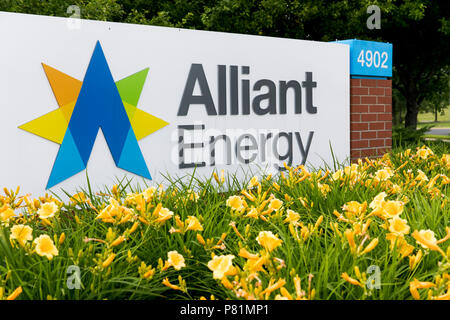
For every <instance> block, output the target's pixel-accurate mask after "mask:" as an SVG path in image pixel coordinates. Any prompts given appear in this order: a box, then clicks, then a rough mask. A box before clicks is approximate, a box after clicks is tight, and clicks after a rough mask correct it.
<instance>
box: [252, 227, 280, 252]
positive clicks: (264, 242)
mask: <svg viewBox="0 0 450 320" xmlns="http://www.w3.org/2000/svg"><path fill="white" fill-rule="evenodd" d="M256 241H257V242H258V243H259V244H260V245H261V246H263V247H264V248H265V249H266V250H267V251H269V252H271V251H273V250H274V249H275V248H277V247H278V246H280V245H281V244H282V243H283V240H281V239H278V237H277V236H276V235H274V234H273V233H272V231H261V232H259V234H258V237H256Z"/></svg>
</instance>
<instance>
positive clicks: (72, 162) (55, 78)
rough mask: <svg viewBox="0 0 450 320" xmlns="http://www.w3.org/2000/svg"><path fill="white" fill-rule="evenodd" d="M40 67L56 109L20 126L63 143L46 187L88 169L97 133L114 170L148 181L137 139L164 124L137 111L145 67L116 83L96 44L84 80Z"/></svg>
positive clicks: (165, 123) (146, 70)
mask: <svg viewBox="0 0 450 320" xmlns="http://www.w3.org/2000/svg"><path fill="white" fill-rule="evenodd" d="M42 65H43V67H44V71H45V73H46V75H47V78H48V81H49V83H50V86H51V87H52V90H53V93H54V95H55V98H56V101H57V103H58V105H59V108H58V109H56V110H54V111H52V112H50V113H47V114H45V115H43V116H41V117H39V118H37V119H35V120H32V121H30V122H28V123H25V124H24V125H22V126H20V127H19V128H21V129H23V130H25V131H28V132H31V133H33V134H36V135H38V136H40V137H43V138H45V139H48V140H50V141H53V142H56V143H58V144H60V145H61V146H60V148H59V151H58V154H57V156H56V160H55V162H54V164H53V169H52V171H51V173H50V177H49V179H48V183H47V189H49V188H51V187H53V186H54V185H56V184H58V183H60V182H62V181H64V180H66V179H68V178H70V177H72V176H73V175H75V174H77V173H79V172H81V171H83V170H84V169H86V167H87V164H88V160H89V157H90V155H91V152H92V148H93V146H94V142H95V139H96V137H97V134H98V131H99V129H102V132H103V135H104V136H105V140H106V142H107V144H108V148H109V150H110V152H111V154H112V157H113V159H114V162H115V163H116V166H117V167H119V168H121V169H124V170H127V171H129V172H132V173H134V174H136V175H139V176H142V177H145V178H148V179H151V175H150V172H149V170H148V168H147V165H146V163H145V160H144V157H143V155H142V152H141V149H140V148H139V145H138V140H140V139H142V138H144V137H146V136H148V135H149V134H151V133H153V132H155V131H157V130H159V129H161V128H163V127H165V126H166V125H168V123H167V122H165V121H164V120H161V119H159V118H157V117H155V116H152V115H150V114H148V113H147V112H145V111H143V110H140V109H138V108H137V104H138V101H139V97H140V95H141V92H142V88H143V86H144V82H145V79H146V78H147V74H148V68H146V69H144V70H142V71H139V72H137V73H134V74H132V75H130V76H128V77H126V78H124V79H121V80H119V81H114V79H113V77H112V74H111V71H110V69H109V66H108V63H107V61H106V58H105V55H104V53H103V49H102V47H101V45H100V42H97V44H96V46H95V49H94V53H93V54H92V57H91V60H90V62H89V66H88V68H87V71H86V74H85V76H84V80H83V82H81V81H80V80H77V79H75V78H73V77H71V76H69V75H67V74H65V73H62V72H60V71H58V70H56V69H54V68H52V67H49V66H47V65H45V64H42Z"/></svg>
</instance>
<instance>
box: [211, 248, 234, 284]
mask: <svg viewBox="0 0 450 320" xmlns="http://www.w3.org/2000/svg"><path fill="white" fill-rule="evenodd" d="M234 258H235V257H234V255H232V254H228V255H222V256H214V258H213V259H212V260H210V261H209V262H208V268H209V269H210V270H211V271H213V278H214V279H219V280H220V279H222V278H223V277H225V276H226V275H227V274H228V273H230V272H233V264H232V261H233V259H234Z"/></svg>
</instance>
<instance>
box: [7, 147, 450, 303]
mask: <svg viewBox="0 0 450 320" xmlns="http://www.w3.org/2000/svg"><path fill="white" fill-rule="evenodd" d="M430 145H431V146H432V147H433V151H434V154H425V155H423V154H420V155H419V152H417V153H416V151H417V150H416V148H415V146H414V147H413V146H411V150H404V149H396V150H394V152H393V153H391V154H389V155H385V156H384V157H383V158H382V159H379V160H374V161H369V160H367V161H363V162H361V163H360V164H359V165H358V166H357V169H356V170H357V174H356V175H355V176H353V174H352V173H351V172H352V171H348V169H349V168H350V167H347V169H345V168H344V167H343V166H342V169H344V174H343V176H341V178H333V177H332V174H327V175H326V176H325V177H324V175H323V172H321V173H319V172H317V171H311V172H310V175H305V177H306V179H302V181H300V182H298V183H295V181H296V180H297V179H298V178H301V177H302V176H303V175H304V174H306V172H305V171H303V170H302V171H296V172H294V171H292V169H291V170H290V171H287V172H285V176H284V177H283V176H277V177H272V178H269V177H267V176H264V175H262V176H259V182H258V183H260V184H261V189H262V190H261V193H264V192H265V191H267V194H266V196H269V195H271V194H273V196H274V197H275V198H277V199H280V200H282V201H283V207H281V208H280V209H279V210H278V211H277V212H272V213H268V214H266V215H265V217H266V219H265V220H263V219H262V218H256V219H255V218H251V217H246V214H245V213H238V212H233V211H232V210H231V209H230V207H229V206H227V204H226V200H227V199H228V198H229V197H230V196H233V195H240V196H241V197H243V199H246V201H247V203H248V204H249V205H251V204H252V203H253V202H252V200H250V199H248V198H245V197H244V196H243V195H242V193H241V191H242V190H243V189H245V190H247V192H249V193H252V194H253V195H254V196H257V195H258V194H259V195H258V197H259V196H260V195H261V193H258V191H257V189H258V188H259V187H257V188H249V187H248V183H247V182H248V181H239V180H238V179H237V178H236V176H234V175H233V174H229V175H227V176H225V179H224V182H223V183H218V182H217V181H216V180H215V179H214V178H213V177H211V178H208V179H204V178H197V177H196V176H190V177H183V179H181V178H170V177H168V181H167V183H166V184H167V187H166V188H164V192H161V193H160V191H155V193H153V196H152V197H150V198H149V200H145V201H146V206H147V209H144V210H142V207H139V206H138V205H136V203H137V202H136V203H134V201H135V200H133V199H134V198H133V197H134V196H138V195H139V194H141V193H142V192H143V191H145V190H146V186H143V188H142V189H141V188H140V187H139V186H135V185H133V184H132V183H131V182H130V181H125V180H123V181H119V183H118V185H117V187H115V188H108V189H106V188H105V190H104V191H103V192H98V193H94V194H92V193H90V192H88V191H85V192H84V193H85V195H86V197H87V199H89V201H90V203H89V202H87V201H84V200H81V201H79V202H75V201H65V203H64V204H60V205H59V206H60V207H61V208H60V210H59V212H57V213H56V214H55V216H54V217H52V218H49V219H48V221H49V222H50V224H48V223H46V222H45V221H43V220H42V219H41V218H39V216H38V213H36V209H31V208H30V206H29V205H24V203H29V202H30V201H28V202H27V201H21V203H22V206H21V208H16V209H15V210H16V211H17V212H19V211H22V210H23V211H24V213H26V212H27V213H28V214H25V215H23V216H19V217H16V218H14V219H10V220H9V221H6V222H5V221H3V222H2V223H1V224H0V261H1V262H0V289H1V290H4V291H2V292H3V293H4V296H3V298H4V297H6V296H7V295H9V294H11V293H12V292H13V291H14V290H15V289H16V288H17V287H19V286H20V287H22V289H23V293H22V294H21V295H20V296H19V297H18V299H49V298H50V299H109V300H112V299H198V298H200V297H201V296H204V297H207V298H209V297H210V295H211V294H212V295H214V296H215V297H216V298H218V299H237V298H238V296H237V295H236V292H237V291H236V292H235V291H233V290H229V289H226V288H225V287H224V286H223V285H222V283H221V281H220V280H217V279H214V278H213V273H212V270H210V269H209V268H208V262H209V261H210V260H211V258H212V254H215V255H217V256H220V255H234V256H235V258H234V260H233V265H234V266H236V267H238V268H239V270H240V271H239V274H238V276H242V277H243V279H247V278H246V277H247V274H245V272H246V271H245V265H246V263H247V258H244V257H242V256H240V255H239V253H240V249H241V248H246V249H247V250H248V251H249V252H251V253H253V254H261V255H262V254H264V250H262V247H261V245H260V244H259V243H258V241H257V240H256V238H257V237H258V235H259V233H260V232H261V231H272V232H273V234H276V235H277V236H278V237H279V239H281V240H283V243H282V244H281V245H280V246H279V247H278V248H276V249H275V250H274V251H272V252H270V254H269V256H270V260H269V261H268V262H267V263H265V264H264V271H260V272H258V279H259V281H260V284H259V285H260V286H262V287H263V288H267V287H268V286H269V281H271V280H270V279H273V281H277V280H278V279H285V280H286V284H285V286H284V287H285V289H286V290H287V291H288V292H290V294H291V295H296V294H297V293H296V285H295V283H294V281H295V278H296V276H298V278H299V279H300V280H301V283H302V288H303V289H302V290H304V291H305V297H308V296H309V297H312V296H311V294H310V293H311V291H310V289H309V285H308V283H309V281H310V285H311V289H314V290H315V295H314V298H315V299H352V300H353V299H383V300H385V299H401V300H403V299H412V296H411V292H410V290H409V285H410V282H411V281H413V280H414V279H418V280H419V281H435V279H437V278H436V277H437V276H438V275H441V276H442V274H443V273H445V272H447V273H448V271H449V264H448V257H445V256H444V255H445V253H447V255H448V252H449V249H448V248H449V246H448V244H449V242H448V241H449V240H446V241H444V242H442V243H440V244H439V246H440V248H441V249H442V250H443V252H442V253H440V252H438V251H436V250H434V251H433V250H429V249H424V248H423V247H421V246H420V244H418V243H416V240H415V239H414V238H413V237H412V236H411V233H412V232H413V231H414V230H426V229H430V230H432V231H433V232H434V234H435V236H436V239H442V238H444V237H445V236H446V234H447V233H448V227H447V224H448V219H449V217H450V216H449V215H450V206H448V205H446V202H447V201H448V196H449V185H448V184H446V183H445V180H444V178H443V176H446V177H447V179H448V174H449V164H450V163H449V162H448V158H447V159H446V160H445V159H444V157H442V155H443V154H447V155H448V154H449V152H450V149H449V146H448V145H444V144H442V145H440V144H430ZM417 149H419V148H417ZM420 150H421V151H427V149H426V148H421V149H420ZM420 150H419V151H420ZM428 152H429V150H428ZM423 157H425V158H423ZM445 161H447V162H446V164H445ZM387 167H389V168H391V170H392V171H391V173H392V177H390V178H388V180H384V181H381V182H380V181H378V182H376V181H374V176H376V175H377V172H378V170H382V171H383V170H386V168H387ZM352 170H355V169H352ZM420 170H421V171H422V173H423V174H425V175H426V176H427V177H428V179H429V180H422V181H421V182H419V173H420ZM345 171H347V174H345ZM353 173H356V172H355V171H353ZM433 177H437V179H438V180H435V184H434V185H433V186H429V185H428V183H429V182H430V181H431V179H432V178H433ZM421 179H422V178H421ZM218 180H219V179H218ZM319 182H320V184H322V185H324V184H326V185H328V186H329V188H330V189H329V191H328V192H325V193H324V191H323V189H322V188H321V187H320V185H319ZM275 183H276V184H275ZM394 184H395V186H397V189H398V190H395V191H393V190H394V189H393V187H394ZM275 186H277V187H275ZM433 187H435V188H434V189H433ZM190 190H195V192H196V193H197V194H198V196H199V198H198V199H197V200H192V199H190V200H189V197H188V195H190V194H192V193H191V191H190ZM381 192H386V194H387V196H386V199H389V200H401V201H402V202H403V203H404V207H403V209H402V213H401V218H402V219H405V220H406V221H407V223H408V226H410V229H411V230H410V232H409V233H408V234H406V235H405V236H404V237H405V239H406V241H407V242H408V244H409V245H410V246H412V247H413V249H414V252H413V253H411V254H416V253H417V252H418V251H419V250H421V252H422V253H423V257H422V258H421V260H420V261H419V262H418V264H417V265H416V266H414V267H413V268H411V267H410V259H409V258H408V257H404V258H401V257H400V256H399V254H398V252H397V251H396V249H394V247H392V246H391V245H390V242H389V240H388V239H387V233H388V232H389V230H385V222H386V221H385V220H383V219H381V218H380V217H378V216H376V215H373V214H372V215H370V213H371V212H372V209H371V208H369V206H368V205H369V204H370V203H371V201H372V200H373V199H374V198H375V197H376V196H377V195H379V194H380V193H381ZM8 193H9V196H6V195H5V196H0V202H1V203H0V205H1V206H0V207H3V206H4V205H5V204H6V203H7V204H8V205H13V206H15V205H14V203H18V201H19V200H20V199H21V197H20V196H16V194H15V193H14V192H11V191H9V192H8ZM286 195H288V196H289V197H286ZM110 198H113V199H116V200H117V201H119V202H120V204H121V206H126V207H127V208H129V209H130V210H131V212H132V213H133V215H135V217H134V218H136V217H141V218H143V217H146V218H145V219H144V221H147V222H145V223H144V222H143V221H142V220H137V219H136V220H129V221H127V222H124V223H121V222H120V219H121V218H120V217H119V218H117V220H115V221H114V222H105V221H102V219H100V218H99V214H100V213H101V212H104V211H103V210H104V209H105V208H106V206H107V205H109V204H111V200H110ZM126 199H128V200H126ZM300 199H303V201H306V202H302V201H300ZM36 201H37V202H38V203H41V204H42V203H45V202H48V201H53V200H52V199H51V198H48V197H47V198H45V199H44V198H41V200H36ZM350 201H358V202H359V203H360V204H362V206H363V207H364V204H363V202H364V201H366V205H367V207H365V208H366V209H364V210H367V214H366V215H364V218H362V217H361V219H363V220H361V221H363V222H365V221H366V219H367V218H368V217H370V220H371V223H370V224H369V226H368V229H367V233H366V234H363V235H361V236H356V237H355V241H356V242H357V245H358V244H360V243H363V244H361V248H365V247H366V246H367V244H368V243H369V242H370V241H372V240H373V239H375V238H377V239H378V244H377V245H376V247H375V248H374V249H373V250H371V251H370V252H368V253H365V254H355V253H352V252H351V247H350V244H349V242H348V241H347V239H346V238H345V236H343V234H344V232H345V231H346V230H350V229H352V228H354V230H361V225H360V226H359V227H357V226H356V224H355V223H351V222H346V221H342V220H340V219H338V217H337V216H336V214H335V213H334V211H335V210H336V211H337V212H339V213H341V212H343V211H344V209H343V206H344V205H345V204H348V203H349V202H350ZM158 203H162V206H163V207H164V208H168V209H170V210H171V211H173V212H174V216H172V217H170V219H168V220H166V221H165V222H164V223H161V224H158V223H152V222H150V223H149V222H148V221H151V220H146V219H152V218H151V217H153V216H154V214H153V212H154V209H155V207H156V205H157V204H158ZM140 208H141V209H140ZM288 209H289V210H293V211H295V212H297V213H298V214H299V220H298V222H299V223H300V222H301V224H302V225H301V226H303V227H305V228H309V230H310V231H311V232H309V234H307V235H305V233H304V230H303V227H301V226H296V227H292V226H290V223H287V222H286V221H284V220H285V218H286V215H287V210H288ZM264 210H265V209H264ZM175 216H179V218H180V220H181V221H185V220H186V219H187V218H188V217H189V216H195V217H197V218H198V219H199V221H200V223H201V224H202V226H203V230H201V231H194V230H186V231H184V232H177V231H175V232H174V231H173V230H174V229H179V228H180V226H179V225H178V223H177V222H176V219H175ZM346 216H347V217H352V215H351V214H348V215H347V214H346ZM320 217H323V221H322V222H321V223H320V224H319V225H318V226H317V228H315V227H313V226H314V225H315V224H316V223H317V221H319V220H320ZM2 219H3V218H2ZM134 222H137V223H138V226H137V229H136V230H134V231H133V232H131V231H130V230H131V229H130V228H131V226H132V225H133V224H134ZM361 223H362V222H361ZM17 224H26V225H28V226H30V227H31V228H32V229H33V237H34V238H37V237H38V236H39V235H42V234H47V235H49V236H50V238H52V239H54V243H55V244H56V246H57V248H58V251H59V252H58V255H56V256H54V257H53V259H51V260H48V259H47V258H46V257H43V256H39V255H38V254H37V252H36V249H35V248H34V247H33V246H32V244H31V241H30V242H29V243H27V244H26V245H24V246H21V245H19V244H18V243H17V241H15V240H10V235H11V228H12V226H14V225H17ZM233 225H234V226H235V228H236V229H234V228H233ZM446 227H447V229H446ZM336 228H337V229H336ZM291 229H292V230H294V232H292V230H291ZM236 230H237V232H236ZM295 230H297V231H296V232H297V234H296V233H295ZM336 230H337V231H336ZM63 232H64V233H65V235H66V237H65V240H64V241H58V239H60V236H61V234H62V233H63ZM224 233H225V234H226V237H225V238H223V234H224ZM122 234H125V235H126V240H125V241H123V242H121V243H118V244H116V245H113V240H114V239H117V238H118V236H119V235H122ZM198 234H201V235H202V237H203V238H204V239H205V240H206V241H207V243H206V244H202V243H201V242H200V241H199V240H198V236H197V235H198ZM364 236H366V238H364ZM221 238H223V239H224V241H223V242H222V243H223V246H217V247H214V245H215V244H216V243H217V242H218V241H219V240H220V239H221ZM208 239H211V240H208ZM364 239H365V240H364ZM172 250H176V251H177V252H178V253H180V254H182V255H183V257H184V259H185V267H183V268H181V269H180V270H176V269H175V268H173V267H169V268H166V269H164V267H163V261H166V260H167V259H168V255H167V254H168V252H169V251H172ZM111 253H114V254H115V258H114V260H113V261H112V262H111V263H110V264H108V265H105V264H104V262H105V261H106V260H107V258H108V257H109V256H110V255H111ZM266 254H267V253H266ZM443 254H444V255H443ZM159 259H161V262H159ZM371 265H373V266H377V267H379V268H380V272H381V274H380V277H381V278H380V281H381V283H380V284H381V286H380V289H369V288H367V287H366V286H365V285H364V286H358V285H353V284H351V283H349V282H347V281H345V280H344V279H343V278H342V274H343V273H347V274H348V275H350V277H352V278H354V279H360V277H358V275H357V273H356V272H355V267H356V266H357V267H358V268H359V270H360V271H361V273H365V272H366V273H367V272H368V271H367V270H369V269H368V268H369V266H371ZM70 266H77V267H79V268H80V276H81V278H80V280H81V286H80V288H79V289H74V288H69V287H68V285H67V283H68V281H69V282H70V281H71V279H70V277H71V275H72V273H70V272H68V270H69V269H68V268H69V267H70ZM152 268H154V272H153V274H152V275H151V276H147V277H145V276H144V275H145V273H146V272H147V271H148V270H151V269H152ZM366 275H367V276H370V274H368V273H367V274H366ZM179 276H181V277H182V279H183V281H185V282H186V286H187V287H186V289H185V290H183V291H180V290H173V289H170V288H169V287H167V286H165V285H164V284H163V283H162V282H163V279H165V278H168V280H169V281H170V283H171V284H174V285H179V280H178V277H179ZM309 279H310V280H309ZM441 279H445V278H442V277H441ZM72 280H73V279H72ZM230 281H232V277H231V276H230ZM245 281H248V284H252V285H256V286H258V284H256V283H257V281H256V280H255V279H253V280H249V279H247V280H245ZM359 281H362V282H363V283H364V284H365V281H363V280H359ZM272 283H273V282H272ZM234 286H236V284H234ZM442 286H443V287H436V288H433V292H432V294H433V295H438V294H444V293H445V292H446V290H447V289H446V285H445V284H442ZM1 290H0V291H1ZM297 292H298V291H297ZM278 293H279V291H278V290H277V291H275V292H273V293H271V294H270V295H269V296H268V297H269V298H270V299H273V298H275V296H276V294H278ZM420 294H421V297H422V298H426V297H427V292H426V290H423V291H420Z"/></svg>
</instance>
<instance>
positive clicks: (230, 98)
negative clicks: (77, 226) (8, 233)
mask: <svg viewBox="0 0 450 320" xmlns="http://www.w3.org/2000/svg"><path fill="white" fill-rule="evenodd" d="M67 22H68V19H65V18H56V17H44V16H35V15H23V14H13V13H0V39H1V43H2V49H1V50H0V134H1V137H2V156H1V157H0V182H1V185H2V186H5V187H9V188H14V187H16V186H17V185H20V186H21V187H22V190H24V192H31V193H33V195H39V194H42V193H43V192H45V190H46V189H48V188H49V189H50V190H52V191H57V190H60V189H61V188H62V189H64V190H67V191H69V192H73V191H75V190H76V189H78V188H79V187H84V186H86V169H87V173H88V175H89V179H90V182H91V184H93V185H94V186H96V187H97V188H101V187H102V186H106V185H108V186H111V185H112V184H113V183H115V182H116V181H117V178H122V177H123V176H124V175H127V176H128V177H130V178H131V177H134V178H135V179H134V181H135V182H142V179H146V181H147V182H149V183H151V181H156V182H162V181H163V180H164V179H163V176H162V175H165V174H169V175H171V176H184V175H186V174H188V173H192V172H193V171H194V170H196V174H198V175H200V176H210V175H211V174H212V172H213V171H214V170H219V171H220V170H221V169H225V171H227V172H232V173H234V172H245V171H247V172H248V170H253V172H255V171H256V168H261V171H265V172H270V173H276V172H279V170H283V163H284V162H286V163H287V164H288V165H292V166H296V165H299V164H302V163H305V164H306V165H309V166H314V167H322V166H323V165H324V162H325V163H327V164H328V165H332V163H333V160H332V159H333V156H332V152H333V154H334V157H335V158H336V159H337V160H338V161H340V162H342V161H344V160H346V159H347V158H348V157H349V154H350V128H349V100H350V93H349V48H348V46H347V45H345V44H338V43H322V42H314V41H303V40H293V39H280V38H272V37H261V36H248V35H241V34H229V33H218V32H206V31H194V30H183V29H175V28H162V27H152V26H143V25H131V24H121V23H111V22H98V21H88V20H81V22H80V24H79V26H78V27H77V28H72V27H69V26H70V24H68V23H67ZM331 148H332V151H331ZM261 171H260V172H261ZM150 178H151V179H150Z"/></svg>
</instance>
